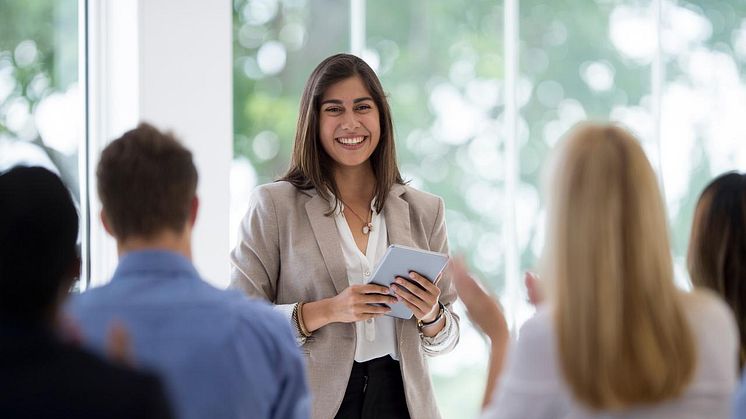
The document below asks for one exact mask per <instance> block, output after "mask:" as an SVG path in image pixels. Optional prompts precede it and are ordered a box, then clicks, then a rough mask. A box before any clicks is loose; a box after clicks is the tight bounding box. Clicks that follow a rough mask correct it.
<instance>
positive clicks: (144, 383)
mask: <svg viewBox="0 0 746 419" xmlns="http://www.w3.org/2000/svg"><path fill="white" fill-rule="evenodd" d="M77 237H78V214H77V213H76V211H75V206H74V205H73V201H72V198H71V197H70V193H69V192H68V190H67V189H66V188H65V186H64V185H63V184H62V181H61V180H60V178H59V177H57V175H55V174H53V173H52V172H50V171H48V170H46V169H43V168H40V167H17V168H14V169H11V170H9V171H7V172H5V173H2V174H0V418H3V419H21V418H29V419H31V418H122V419H129V418H170V417H171V413H170V409H169V407H168V404H167V401H166V396H165V394H164V392H163V388H162V387H161V385H160V382H159V381H158V379H157V378H156V377H154V376H152V375H149V374H145V373H141V372H135V371H131V370H129V369H126V368H124V367H120V366H115V365H110V364H108V363H107V362H104V361H103V360H101V359H99V358H98V357H97V356H95V355H93V354H90V353H88V352H86V351H84V350H82V349H80V348H78V347H76V346H72V345H70V344H67V343H64V342H63V340H62V339H60V337H59V336H58V333H57V332H56V329H57V326H56V325H57V324H58V323H59V322H60V313H59V311H60V310H59V309H60V304H61V303H62V302H63V301H64V300H65V298H66V297H67V292H68V289H69V288H70V286H71V285H72V284H73V282H74V280H75V277H76V276H77V274H78V272H79V271H80V260H79V259H78V257H77V254H76V244H75V243H76V241H77Z"/></svg>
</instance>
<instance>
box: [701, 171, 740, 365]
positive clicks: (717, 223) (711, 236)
mask: <svg viewBox="0 0 746 419" xmlns="http://www.w3.org/2000/svg"><path fill="white" fill-rule="evenodd" d="M687 262H688V263H687V264H688V267H689V275H690V276H691V279H692V282H693V283H694V285H696V286H703V287H706V288H709V289H711V290H713V291H715V292H717V293H718V294H720V295H721V296H722V297H723V299H724V300H725V301H726V302H727V303H728V305H729V306H730V308H731V309H732V310H733V312H734V313H735V315H736V322H737V323H738V330H739V331H740V332H741V333H740V335H741V339H740V342H741V346H740V353H739V364H740V366H741V368H743V365H744V362H746V175H744V174H741V173H736V172H729V173H725V174H722V175H720V176H718V177H717V178H716V179H715V180H713V181H712V182H710V184H709V185H707V187H706V188H705V189H704V191H702V195H700V197H699V201H698V202H697V207H696V209H695V212H694V221H693V224H692V232H691V236H690V238H689V251H688V255H687Z"/></svg>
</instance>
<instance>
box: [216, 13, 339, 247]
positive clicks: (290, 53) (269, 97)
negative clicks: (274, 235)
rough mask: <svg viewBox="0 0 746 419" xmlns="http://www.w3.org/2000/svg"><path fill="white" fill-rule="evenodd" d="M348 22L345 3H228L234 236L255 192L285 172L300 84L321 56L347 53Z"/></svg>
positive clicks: (298, 100) (232, 229) (292, 136)
mask: <svg viewBox="0 0 746 419" xmlns="http://www.w3.org/2000/svg"><path fill="white" fill-rule="evenodd" d="M349 16H350V6H349V1H348V0H314V1H312V2H311V1H304V0H236V1H235V2H234V13H233V57H234V66H233V127H234V135H235V136H234V140H233V147H234V161H233V167H232V168H231V219H230V220H231V221H230V226H231V227H230V228H231V230H230V231H231V237H232V238H235V236H236V234H235V232H237V231H238V225H239V222H240V220H241V217H242V216H243V215H244V213H245V211H246V208H247V206H248V198H249V194H250V193H251V190H252V189H253V188H254V186H256V185H259V184H263V183H267V182H271V181H273V180H274V179H276V178H277V177H279V176H280V175H282V174H283V173H284V172H285V170H286V169H287V166H288V162H289V161H290V153H291V150H292V147H293V139H294V135H295V123H296V119H297V118H298V106H299V102H300V95H301V93H302V91H303V86H304V85H305V82H306V79H308V76H309V75H310V74H311V71H313V69H314V67H316V65H317V64H319V63H320V62H321V61H322V60H323V59H324V58H326V57H327V56H329V55H332V54H334V53H338V52H344V51H347V50H348V49H349V24H348V23H347V22H349ZM329 22H339V24H335V25H330V24H329Z"/></svg>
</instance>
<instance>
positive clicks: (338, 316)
mask: <svg viewBox="0 0 746 419" xmlns="http://www.w3.org/2000/svg"><path fill="white" fill-rule="evenodd" d="M397 301H398V300H397V298H396V297H394V296H392V295H389V289H388V287H384V286H382V285H376V284H364V285H350V286H349V287H347V288H345V289H344V291H342V292H341V293H339V294H338V295H337V296H335V297H333V298H331V300H330V303H331V319H330V320H331V323H333V322H339V323H353V322H357V321H361V320H368V319H372V318H375V317H381V316H383V315H384V314H386V313H388V312H389V311H391V308H389V307H381V306H374V305H371V304H389V305H390V304H394V303H396V302H397Z"/></svg>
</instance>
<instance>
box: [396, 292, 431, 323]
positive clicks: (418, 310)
mask: <svg viewBox="0 0 746 419" xmlns="http://www.w3.org/2000/svg"><path fill="white" fill-rule="evenodd" d="M401 302H402V304H404V305H405V306H407V308H408V309H409V310H410V311H412V313H413V314H414V316H415V317H416V318H418V319H421V318H423V317H425V315H426V314H427V313H425V311H423V310H422V308H420V306H418V305H416V304H414V303H412V302H411V301H409V300H407V299H406V298H404V297H403V296H402V299H401Z"/></svg>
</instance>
